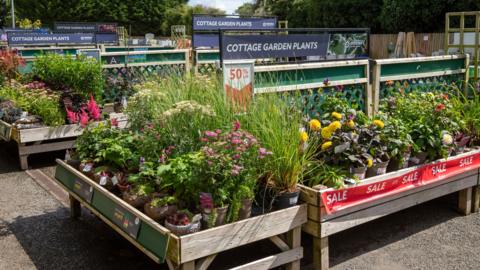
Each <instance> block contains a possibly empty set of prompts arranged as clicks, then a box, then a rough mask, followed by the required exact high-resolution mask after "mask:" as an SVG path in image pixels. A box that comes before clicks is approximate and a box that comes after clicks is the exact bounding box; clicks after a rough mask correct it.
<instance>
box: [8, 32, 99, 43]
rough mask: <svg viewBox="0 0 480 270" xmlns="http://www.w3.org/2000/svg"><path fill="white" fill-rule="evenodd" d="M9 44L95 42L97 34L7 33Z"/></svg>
mask: <svg viewBox="0 0 480 270" xmlns="http://www.w3.org/2000/svg"><path fill="white" fill-rule="evenodd" d="M7 41H8V45H9V46H12V45H49V44H95V34H93V33H83V34H38V33H14V34H10V33H7Z"/></svg>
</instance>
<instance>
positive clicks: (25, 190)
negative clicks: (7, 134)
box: [0, 143, 480, 270]
mask: <svg viewBox="0 0 480 270" xmlns="http://www.w3.org/2000/svg"><path fill="white" fill-rule="evenodd" d="M10 155H11V153H10V152H7V151H6V150H5V147H4V144H2V143H0V187H1V189H0V269H8V270H9V269H49V270H50V269H154V268H155V269H166V267H165V266H158V265H156V264H154V263H152V262H151V261H150V260H149V259H148V258H147V257H146V256H145V255H143V254H142V253H140V252H139V251H137V249H136V248H134V247H133V246H132V245H131V244H130V243H128V242H127V241H126V240H124V239H122V238H121V237H120V236H118V235H117V234H116V233H115V232H114V231H113V230H111V229H110V228H108V227H107V226H106V225H105V224H103V223H102V222H101V221H100V220H98V219H97V218H95V217H94V216H92V215H90V214H88V213H85V212H86V211H84V214H83V215H82V218H81V219H80V220H76V221H74V220H71V219H70V217H69V214H70V213H69V210H68V209H67V208H65V207H64V206H63V205H62V204H61V203H60V202H58V201H57V200H56V199H54V197H53V196H51V195H50V194H49V193H48V192H47V191H45V190H44V189H43V188H41V187H40V186H39V185H38V184H37V183H36V182H35V181H34V180H32V179H31V178H30V177H29V176H28V175H27V174H26V173H24V172H21V171H17V163H16V162H17V161H16V160H12V159H9V158H8V157H9V156H10ZM57 156H61V154H57ZM53 157H54V156H52V155H41V156H38V157H37V158H35V157H34V158H33V160H32V162H31V164H32V165H33V166H34V167H35V166H44V165H49V166H48V167H44V168H42V171H43V172H45V173H46V174H50V175H51V174H52V173H53V168H54V167H52V165H54V164H53V162H47V163H45V160H53ZM455 199H456V198H455V196H448V197H444V198H441V199H439V200H435V201H432V202H429V203H426V204H423V205H419V206H416V207H413V208H410V209H407V210H404V211H402V212H399V213H396V214H393V215H390V216H387V217H385V218H381V219H379V220H377V221H374V222H370V223H367V224H365V225H362V226H359V227H357V228H354V229H350V230H348V231H345V232H342V233H339V234H337V235H334V236H333V237H331V238H330V262H331V265H332V266H333V267H332V269H333V270H340V269H342V270H343V269H379V270H380V269H393V270H397V269H398V270H400V269H480V256H479V255H478V254H480V214H478V213H476V214H472V215H470V216H466V217H464V216H461V215H459V214H457V212H456V211H455V203H456V202H455ZM302 241H303V245H304V247H305V257H306V258H305V259H304V260H303V262H302V265H303V266H302V269H312V267H311V265H310V264H311V261H312V254H311V239H310V238H309V237H308V236H304V237H303V239H302ZM272 249H273V247H272V246H271V245H270V244H269V243H267V242H265V243H261V244H255V245H250V246H247V247H245V248H243V249H241V250H236V251H231V252H227V253H225V254H224V255H222V256H220V257H219V258H218V259H216V260H215V264H214V265H213V266H212V267H213V268H212V269H225V268H226V267H228V266H230V267H231V266H235V265H238V264H241V263H244V261H242V260H240V259H239V258H240V257H242V256H249V257H255V258H259V257H261V256H262V255H265V254H268V253H269V252H271V250H272Z"/></svg>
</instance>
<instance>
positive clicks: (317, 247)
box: [313, 237, 329, 270]
mask: <svg viewBox="0 0 480 270" xmlns="http://www.w3.org/2000/svg"><path fill="white" fill-rule="evenodd" d="M313 266H314V269H315V270H327V269H328V267H329V258H328V237H323V238H319V237H313Z"/></svg>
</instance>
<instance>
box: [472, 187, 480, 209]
mask: <svg viewBox="0 0 480 270" xmlns="http://www.w3.org/2000/svg"><path fill="white" fill-rule="evenodd" d="M472 189H473V192H472V197H473V198H472V212H474V213H477V212H478V209H479V207H480V186H476V187H473V188H472Z"/></svg>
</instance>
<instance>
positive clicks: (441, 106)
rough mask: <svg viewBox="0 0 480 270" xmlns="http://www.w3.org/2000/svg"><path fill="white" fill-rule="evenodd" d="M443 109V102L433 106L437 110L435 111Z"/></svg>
mask: <svg viewBox="0 0 480 270" xmlns="http://www.w3.org/2000/svg"><path fill="white" fill-rule="evenodd" d="M443 109H445V105H443V103H440V104H438V105H437V106H436V107H435V111H437V112H440V111H442V110H443Z"/></svg>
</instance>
